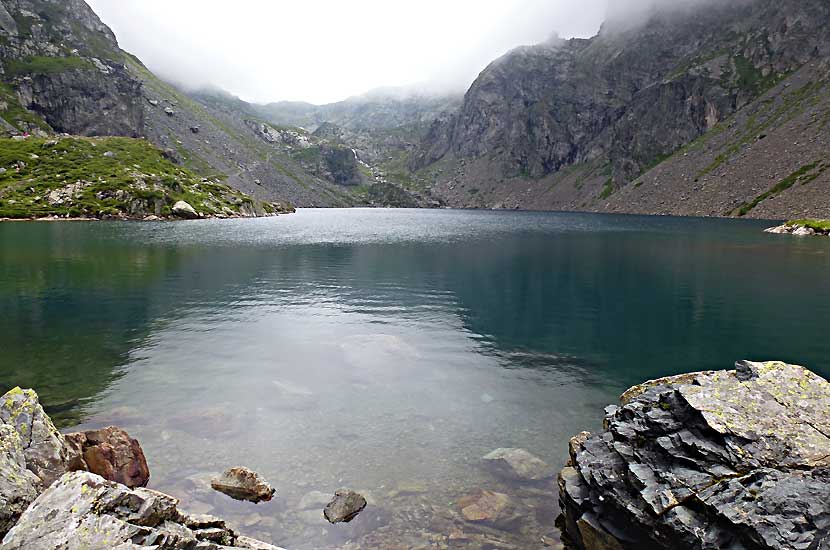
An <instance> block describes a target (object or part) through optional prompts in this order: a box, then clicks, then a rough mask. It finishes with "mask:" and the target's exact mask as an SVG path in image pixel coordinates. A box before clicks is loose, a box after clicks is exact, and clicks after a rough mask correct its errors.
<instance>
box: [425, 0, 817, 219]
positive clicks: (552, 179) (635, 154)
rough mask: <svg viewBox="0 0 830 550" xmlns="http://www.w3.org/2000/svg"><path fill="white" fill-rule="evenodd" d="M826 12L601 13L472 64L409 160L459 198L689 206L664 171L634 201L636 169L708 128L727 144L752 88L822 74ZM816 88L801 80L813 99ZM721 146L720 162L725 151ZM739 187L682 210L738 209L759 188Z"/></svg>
mask: <svg viewBox="0 0 830 550" xmlns="http://www.w3.org/2000/svg"><path fill="white" fill-rule="evenodd" d="M692 10H693V11H692ZM828 22H830V6H828V5H827V4H826V2H823V1H821V0H803V1H802V0H799V1H796V0H785V1H781V2H777V1H772V0H737V1H733V2H717V1H712V2H709V4H708V5H706V6H705V7H703V8H688V7H687V8H681V7H674V8H672V9H669V10H663V11H659V12H656V13H653V14H652V16H651V17H650V19H649V20H648V22H647V23H644V24H640V25H632V24H630V23H628V22H625V21H619V20H611V21H609V22H607V23H606V24H605V25H604V27H603V29H602V30H601V32H600V34H599V35H598V36H597V37H595V38H593V39H590V40H570V41H559V40H553V41H550V42H548V43H545V44H540V45H537V46H533V47H527V48H520V49H517V50H515V51H513V52H511V53H510V54H508V55H507V56H505V57H504V58H502V59H500V60H497V61H496V62H494V63H493V64H492V65H491V66H490V67H488V69H486V70H485V71H484V72H483V73H482V74H481V76H480V77H479V79H478V80H477V81H476V82H475V83H474V84H473V86H472V87H471V88H470V90H469V91H468V93H467V95H466V97H465V99H464V102H463V104H462V106H461V109H460V110H459V112H458V113H456V114H454V115H451V116H445V117H443V118H442V119H440V120H438V121H437V122H436V123H435V124H434V125H433V127H432V128H431V129H430V132H429V134H428V136H427V138H426V139H425V140H424V142H423V143H422V144H421V147H420V148H419V151H418V153H417V154H416V155H415V156H414V157H413V159H412V161H411V163H410V168H412V169H413V170H414V171H416V172H417V171H420V172H421V173H423V171H424V170H425V169H426V170H428V171H429V170H431V171H432V172H433V174H437V176H436V177H435V180H436V185H435V187H434V189H433V190H434V192H436V194H438V195H439V196H441V197H442V198H444V199H445V200H446V201H447V202H448V203H449V204H452V205H457V206H475V207H493V206H498V207H511V208H512V207H522V208H545V209H592V210H614V211H637V212H649V213H652V212H654V213H656V212H671V213H680V212H686V211H687V210H688V209H687V206H688V205H686V204H684V203H685V202H687V201H686V200H685V199H683V197H684V196H685V195H686V193H683V192H682V189H680V188H678V189H677V190H671V189H673V186H675V185H680V184H679V183H676V182H675V181H674V180H673V181H666V180H665V178H664V177H663V178H661V185H662V186H663V187H662V189H663V191H662V192H661V194H659V198H655V199H654V200H655V202H654V203H645V204H643V205H640V204H639V203H638V201H639V200H640V198H641V194H642V193H645V189H647V186H645V185H644V184H640V181H639V180H637V178H638V177H640V176H641V175H642V174H644V173H646V172H649V171H650V170H652V169H653V168H654V167H655V166H658V165H660V164H661V163H663V162H664V161H666V159H667V158H669V157H671V156H672V155H674V154H675V153H677V152H678V150H680V149H681V148H683V147H685V146H688V145H689V144H690V143H692V142H693V141H695V140H696V139H698V138H699V137H700V136H701V135H704V134H707V133H709V132H715V133H722V134H723V135H722V137H721V139H722V140H727V141H728V143H727V142H726V141H725V142H724V148H725V149H729V148H730V147H734V145H735V142H734V141H729V140H731V137H730V136H732V134H731V133H729V132H722V130H723V128H724V126H725V125H728V124H732V122H726V121H731V117H733V115H736V113H744V112H746V113H749V112H760V111H761V110H763V109H762V106H763V105H766V103H764V102H767V103H768V102H769V101H774V100H772V99H770V98H769V97H765V98H764V99H761V100H760V102H759V98H761V97H762V96H764V94H765V93H767V92H769V91H770V90H771V89H773V88H774V87H775V86H776V85H778V88H775V89H776V90H779V92H775V91H773V92H771V93H772V94H775V93H778V95H779V96H780V95H781V94H784V95H785V96H789V92H791V91H792V90H793V89H800V86H799V84H800V83H803V82H804V81H805V80H806V81H809V82H821V81H823V80H824V79H825V77H826V73H825V72H823V71H822V70H820V69H819V67H818V64H819V61H820V59H821V57H822V56H823V55H826V53H827V52H828V49H830V32H828V26H827V23H828ZM811 64H812V66H811ZM816 86H817V85H816ZM820 93H821V92H820V91H819V90H818V89H817V88H815V87H814V88H811V89H810V90H808V91H805V92H803V94H804V95H809V96H810V97H811V98H814V99H815V101H818V99H817V96H816V94H819V95H820ZM794 99H795V98H793V100H794ZM781 101H785V102H786V101H787V100H786V99H782V100H781ZM817 108H818V110H821V107H817ZM759 116H760V115H759ZM741 120H742V119H741ZM776 120H778V122H780V120H779V119H776ZM778 122H776V121H770V122H769V123H768V124H766V126H767V127H769V128H770V129H773V128H776V127H777V126H776V125H777V124H778ZM756 123H757V120H755V121H753V122H752V123H750V124H748V125H747V128H746V129H747V130H748V131H751V130H750V129H751V128H752V127H753V126H754V124H756ZM735 124H738V122H735ZM810 131H813V132H820V131H823V128H820V125H814V126H811V130H810ZM767 134H769V132H767ZM733 137H736V138H737V136H733ZM810 139H811V141H812V143H821V142H822V139H821V138H820V137H819V136H818V135H814V136H812V137H811V138H810ZM713 143H715V142H713ZM768 143H770V144H772V143H773V141H770V142H768ZM711 147H714V145H712V146H711ZM819 148H820V147H819ZM687 153H688V151H684V154H687ZM719 154H720V155H723V153H722V152H721V153H718V152H715V155H719ZM723 156H724V157H725V158H723V159H722V160H721V163H727V164H728V163H729V162H730V161H731V158H732V156H733V155H732V154H726V155H723ZM686 158H687V159H688V156H687V157H686ZM693 158H694V159H697V160H698V161H699V162H705V161H706V160H705V159H704V157H703V156H694V157H693ZM758 160H759V161H761V160H765V161H766V164H767V166H768V165H769V163H770V159H769V158H766V159H762V158H759V159H758ZM709 162H711V161H709ZM797 162H798V161H796V163H797ZM811 162H812V161H811ZM800 166H803V165H799V166H798V167H796V168H795V169H794V170H797V169H798V168H799V167H800ZM703 168H705V166H701V167H700V168H699V169H698V172H699V171H701V170H702V169H703ZM762 171H763V170H762ZM773 172H775V173H777V172H778V171H777V170H776V171H773ZM773 172H770V174H772V175H773V178H774V177H776V176H775V174H774V173H773ZM719 173H720V172H719ZM704 175H705V174H704ZM787 175H789V173H788V174H787ZM664 176H665V174H664ZM693 179H694V178H693ZM697 179H698V180H700V178H697ZM819 179H820V178H819ZM819 179H816V180H815V181H816V182H818V180H819ZM635 181H636V183H634V185H638V184H639V187H632V186H631V185H630V184H632V183H633V182H635ZM698 183H700V182H698ZM733 183H734V182H733ZM819 183H820V182H819ZM811 185H812V184H811ZM734 187H740V186H734ZM745 187H746V188H745V189H743V188H741V190H740V191H738V190H735V189H733V195H734V196H732V197H730V199H729V201H727V202H728V204H727V202H724V201H723V200H722V199H720V198H719V199H717V200H714V199H713V200H712V201H711V203H712V204H711V205H710V206H709V207H708V208H703V203H700V204H699V205H698V206H697V207H694V208H692V211H693V212H695V213H706V214H712V213H716V214H718V215H723V214H726V213H733V212H734V213H736V214H738V213H742V212H741V211H740V208H739V207H740V205H742V204H744V203H745V202H746V203H748V204H749V203H751V202H752V201H754V200H755V198H757V197H758V196H759V195H760V194H761V193H762V192H763V191H761V192H760V193H757V194H755V195H753V194H752V193H755V192H756V191H758V190H759V189H760V187H762V186H759V185H757V184H755V185H748V186H745ZM621 189H622V191H620V190H621ZM631 189H640V191H638V192H635V191H632V190H631ZM667 189H669V190H667ZM705 194H706V193H704V194H703V195H705ZM703 195H701V196H703ZM654 196H655V197H658V196H657V195H654ZM733 204H737V206H733ZM804 206H805V204H804V203H801V202H798V201H795V202H793V204H792V209H789V210H786V212H788V213H793V214H796V213H797V214H803V213H806V212H805V211H804V210H803V207H804ZM793 209H794V210H793ZM762 212H764V209H763V208H761V209H757V210H756V208H751V209H749V210H747V211H744V212H743V213H744V214H747V213H749V214H751V215H756V214H757V215H760V213H762Z"/></svg>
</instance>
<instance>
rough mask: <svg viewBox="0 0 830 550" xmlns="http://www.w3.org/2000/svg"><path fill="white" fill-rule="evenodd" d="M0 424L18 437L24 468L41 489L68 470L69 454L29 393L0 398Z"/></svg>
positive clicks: (19, 391)
mask: <svg viewBox="0 0 830 550" xmlns="http://www.w3.org/2000/svg"><path fill="white" fill-rule="evenodd" d="M0 424H6V425H8V426H11V427H12V428H14V430H15V431H16V432H17V435H18V436H20V441H21V442H22V445H23V456H24V458H25V460H26V467H27V468H28V469H29V470H31V471H32V472H33V473H34V474H35V475H36V476H37V477H38V478H40V480H41V481H42V482H43V485H44V487H45V486H48V485H49V484H50V483H52V482H53V481H55V480H56V479H57V478H59V477H60V476H61V475H63V473H64V472H66V471H67V469H68V468H69V467H70V464H71V462H72V458H73V457H72V456H71V451H70V449H69V448H68V447H67V445H66V441H65V440H64V437H63V436H62V435H61V434H60V432H58V430H57V428H55V425H54V424H53V423H52V420H51V419H50V418H49V416H48V415H47V414H46V413H45V412H44V411H43V407H41V406H40V401H39V400H38V396H37V393H35V392H34V391H33V390H23V389H20V388H14V389H13V390H10V391H9V392H7V393H6V394H5V395H4V396H3V397H2V398H0Z"/></svg>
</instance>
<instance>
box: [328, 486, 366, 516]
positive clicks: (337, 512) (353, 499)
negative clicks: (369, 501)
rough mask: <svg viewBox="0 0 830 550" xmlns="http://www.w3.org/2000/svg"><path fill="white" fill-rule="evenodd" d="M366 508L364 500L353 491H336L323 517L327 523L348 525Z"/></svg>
mask: <svg viewBox="0 0 830 550" xmlns="http://www.w3.org/2000/svg"><path fill="white" fill-rule="evenodd" d="M364 508H366V499H365V498H363V496H362V495H359V494H357V493H355V492H354V491H346V490H342V491H337V492H335V493H334V498H333V499H332V500H331V502H329V503H328V504H327V505H326V508H325V509H324V510H323V515H324V516H325V518H326V519H327V520H328V522H329V523H349V522H350V521H352V520H353V519H354V518H356V517H357V515H358V514H359V513H360V512H362V511H363V509H364Z"/></svg>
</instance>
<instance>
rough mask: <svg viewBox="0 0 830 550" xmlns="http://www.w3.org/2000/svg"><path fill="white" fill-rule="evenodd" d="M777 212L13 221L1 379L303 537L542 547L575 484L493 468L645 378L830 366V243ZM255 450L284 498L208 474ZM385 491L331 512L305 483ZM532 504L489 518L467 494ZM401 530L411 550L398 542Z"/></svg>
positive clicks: (589, 421)
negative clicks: (559, 488)
mask: <svg viewBox="0 0 830 550" xmlns="http://www.w3.org/2000/svg"><path fill="white" fill-rule="evenodd" d="M766 225H768V224H765V223H763V222H762V223H758V222H748V221H728V220H726V221H725V220H691V219H670V218H642V217H617V216H593V215H585V214H546V213H513V212H466V211H407V210H328V211H323V210H303V211H300V212H299V213H297V214H296V215H293V216H283V217H279V218H276V219H263V220H238V221H237V220H234V221H222V222H217V221H206V222H192V223H190V222H188V223H177V224H133V223H123V224H122V223H22V224H14V223H12V224H0V390H3V391H5V390H6V389H8V387H11V386H14V385H23V386H29V387H34V388H36V389H37V390H38V391H39V393H40V394H41V397H42V400H43V401H44V403H45V405H46V406H47V409H48V410H49V412H50V413H51V414H52V415H53V417H54V418H56V419H57V420H58V421H59V422H60V423H61V424H62V426H64V427H65V428H67V429H75V428H88V427H98V426H103V425H109V424H117V425H120V426H122V427H124V428H126V429H127V430H128V431H130V432H131V433H132V434H133V435H134V436H136V437H137V438H139V439H140V441H141V443H142V445H143V447H144V449H145V452H146V454H147V456H148V460H149V462H150V467H151V472H152V480H151V487H153V488H156V489H159V490H163V491H166V492H170V493H172V494H174V495H176V496H178V497H180V498H181V499H182V501H183V506H184V507H186V508H190V509H192V510H193V511H195V512H199V513H207V512H209V513H213V514H217V515H222V516H225V517H227V518H229V519H230V520H231V523H232V524H233V525H234V526H235V527H237V528H238V529H239V530H241V531H242V532H244V533H246V534H250V535H254V536H259V537H261V538H264V539H267V540H271V541H273V542H275V543H278V544H281V545H284V546H287V547H289V548H292V549H302V548H358V547H360V548H396V547H400V548H415V547H419V546H424V547H425V548H429V547H439V546H440V544H441V543H442V542H446V541H445V540H444V539H443V538H442V536H446V535H448V534H450V533H453V532H454V533H456V534H457V533H458V532H463V533H465V534H466V535H468V536H469V537H471V538H470V539H469V540H463V539H462V540H455V541H452V542H451V547H453V548H456V547H458V548H478V547H481V546H482V540H483V538H489V539H491V540H496V541H501V542H502V543H504V544H506V545H508V546H513V547H515V548H522V549H523V548H538V547H540V546H541V542H540V541H541V537H543V536H548V537H551V538H553V539H555V538H556V533H555V529H554V528H553V519H554V517H555V515H556V512H557V511H556V502H555V500H556V497H555V492H556V490H555V483H553V482H551V483H549V484H547V485H541V486H536V487H527V486H519V485H508V484H505V483H503V482H501V481H499V480H497V479H495V478H493V477H492V476H491V475H490V474H488V473H487V472H486V471H484V470H482V469H481V468H480V465H479V459H480V457H481V456H482V455H484V454H486V453H487V452H489V451H491V450H493V449H495V448H497V447H513V446H515V447H524V448H527V449H528V450H530V451H531V452H533V453H535V454H537V455H539V456H541V457H543V458H544V459H545V460H547V461H548V462H549V463H550V464H552V465H556V466H560V465H561V464H562V463H564V461H565V460H566V454H567V453H566V445H567V440H568V438H569V437H570V435H572V434H575V433H577V432H579V431H581V430H584V429H588V430H595V429H597V428H598V427H599V425H600V422H601V416H602V409H603V407H604V406H605V405H606V404H608V403H611V402H613V401H614V400H615V398H616V396H617V395H618V394H619V393H620V392H621V391H622V390H624V389H625V388H627V387H628V386H630V385H631V384H634V383H637V382H640V381H642V380H644V379H648V378H654V377H658V376H665V375H669V374H674V373H679V372H685V371H689V370H700V369H708V368H726V367H729V366H730V365H731V364H732V362H734V361H735V360H736V359H742V358H757V359H770V358H774V359H783V360H789V361H794V362H798V363H800V364H804V365H806V366H809V367H811V368H813V369H814V370H817V371H818V372H820V373H822V374H824V375H825V376H827V375H828V374H830V354H829V353H828V352H829V351H830V344H828V342H827V340H826V337H825V333H826V327H827V326H828V325H830V278H828V277H827V273H828V268H830V242H827V241H825V240H822V239H794V238H789V237H787V236H772V235H765V234H763V233H761V229H763V228H764V227H765V226H766ZM235 465H247V466H249V467H251V468H254V469H256V470H258V471H259V472H261V473H262V474H263V475H264V476H266V477H267V478H268V479H269V480H270V481H271V482H272V483H273V484H274V485H275V487H277V490H278V498H277V499H275V500H274V501H273V502H271V503H267V504H260V505H257V506H254V505H246V504H240V503H237V502H234V501H231V500H230V499H227V498H226V497H224V496H223V495H219V494H216V493H213V492H211V491H210V490H209V489H206V487H205V480H206V479H209V477H210V474H211V473H213V472H218V471H220V470H222V469H224V468H226V467H229V466H235ZM342 486H348V487H351V488H354V489H358V490H361V491H363V492H364V493H365V494H367V496H369V497H370V501H371V505H370V508H369V509H367V511H366V512H364V513H363V514H361V516H359V517H358V519H357V520H355V521H354V522H353V523H352V524H350V525H348V526H337V527H332V526H328V525H327V524H326V523H325V522H324V521H323V520H322V517H321V514H320V510H321V506H316V505H315V506H314V507H312V508H311V509H310V510H302V509H301V506H300V505H299V502H300V499H301V498H302V497H303V496H304V495H306V494H307V493H309V492H310V491H323V492H326V493H331V492H333V491H334V490H335V489H337V488H340V487H342ZM480 488H484V489H491V490H496V491H500V492H504V493H507V494H509V495H511V496H512V497H513V498H514V500H515V501H516V504H517V506H518V507H519V510H520V512H521V519H520V520H518V521H517V522H514V524H513V525H512V526H511V527H510V529H507V530H499V529H489V528H482V527H475V526H471V525H469V524H465V523H464V522H463V521H462V520H461V519H460V517H459V514H458V509H457V506H456V504H455V501H456V500H457V499H458V498H459V497H460V496H463V495H466V494H469V493H470V492H473V491H475V490H477V489H480ZM396 544H397V545H398V546H395V545H396Z"/></svg>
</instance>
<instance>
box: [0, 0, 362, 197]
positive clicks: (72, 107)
mask: <svg viewBox="0 0 830 550" xmlns="http://www.w3.org/2000/svg"><path fill="white" fill-rule="evenodd" d="M257 118H258V117H257V116H256V114H255V113H250V112H244V111H234V110H228V109H215V108H214V107H213V106H211V105H206V104H202V103H200V102H198V101H194V100H193V99H191V98H189V97H188V96H187V95H186V94H184V93H182V92H181V91H180V90H178V89H176V88H175V87H173V86H171V85H169V84H167V83H165V82H162V81H161V80H159V79H158V78H157V77H156V76H155V75H153V74H152V72H150V71H149V70H148V69H147V68H146V67H144V65H143V64H142V63H141V62H140V61H139V60H138V59H136V58H135V57H133V56H131V55H129V54H126V53H125V52H123V51H122V50H121V49H120V48H119V46H118V43H117V41H116V39H115V36H114V35H113V33H112V31H111V30H110V29H109V28H108V27H107V26H106V25H104V24H103V23H102V22H101V21H100V19H99V18H98V17H97V16H96V15H95V13H94V12H93V11H92V9H91V8H90V7H89V6H88V5H87V4H86V3H85V2H84V1H83V0H69V1H63V0H61V1H57V0H0V125H1V126H2V127H3V128H4V129H5V130H6V131H7V132H8V133H10V134H15V133H25V132H29V133H36V134H38V135H45V134H51V133H54V132H65V133H68V134H73V135H79V136H127V137H146V138H147V139H149V140H150V141H152V142H153V143H155V144H156V145H158V146H159V147H161V148H162V149H163V150H164V151H165V154H166V156H167V157H168V158H169V159H172V160H173V161H175V162H177V163H180V164H182V165H183V166H184V167H186V168H187V169H189V170H191V171H193V172H195V173H197V174H199V175H201V176H207V177H210V178H214V179H215V178H219V179H222V180H224V181H225V182H226V183H227V184H228V185H230V186H232V187H233V188H235V189H238V190H241V191H244V192H245V193H248V194H250V195H252V196H254V197H257V198H260V199H263V200H267V201H274V200H288V201H293V202H295V203H297V204H300V205H303V206H353V205H358V204H365V203H366V201H367V199H366V196H365V195H366V190H365V189H361V190H357V189H355V185H354V184H355V183H362V179H361V180H360V181H358V178H356V177H351V178H350V179H348V181H345V182H344V181H343V180H342V178H341V179H338V177H337V176H336V175H332V174H331V173H330V172H326V171H314V170H308V169H306V167H305V166H304V164H303V163H302V162H300V161H298V160H297V159H295V158H293V157H292V156H291V155H290V154H287V152H286V151H285V150H284V148H282V147H280V146H279V144H275V143H274V142H271V141H269V140H267V139H262V137H263V136H262V133H261V131H260V127H259V125H258V124H256V123H252V122H257V121H256V120H252V119H257ZM350 154H351V153H350ZM352 160H355V159H352ZM340 162H341V164H342V159H341V161H340ZM354 164H355V171H357V163H356V161H355V162H354ZM344 183H348V184H349V185H344Z"/></svg>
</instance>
